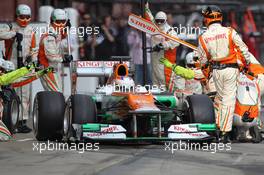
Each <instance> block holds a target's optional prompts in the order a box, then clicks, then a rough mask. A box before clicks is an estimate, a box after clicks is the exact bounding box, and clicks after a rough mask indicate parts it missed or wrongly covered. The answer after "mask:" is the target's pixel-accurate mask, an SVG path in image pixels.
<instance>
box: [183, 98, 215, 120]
mask: <svg viewBox="0 0 264 175" xmlns="http://www.w3.org/2000/svg"><path fill="white" fill-rule="evenodd" d="M186 103H187V106H188V109H187V115H188V116H187V117H188V122H190V123H203V124H210V123H215V112H214V105H213V102H212V100H211V99H210V98H209V97H208V96H207V95H203V94H199V95H191V96H188V97H187V98H186Z"/></svg>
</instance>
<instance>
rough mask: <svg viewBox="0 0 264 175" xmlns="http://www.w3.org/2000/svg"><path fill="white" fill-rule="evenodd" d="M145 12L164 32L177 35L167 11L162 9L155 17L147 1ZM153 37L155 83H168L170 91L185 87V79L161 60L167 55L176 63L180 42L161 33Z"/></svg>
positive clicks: (159, 84) (152, 56)
mask: <svg viewBox="0 0 264 175" xmlns="http://www.w3.org/2000/svg"><path fill="white" fill-rule="evenodd" d="M145 14H146V17H147V19H148V20H151V21H152V22H153V23H155V24H156V25H157V26H158V27H159V29H160V30H161V31H162V32H164V33H166V34H169V35H172V36H175V37H177V34H176V32H175V30H174V29H173V27H171V26H170V25H169V24H168V23H167V15H166V13H164V12H162V11H160V12H158V13H157V14H156V15H155V18H154V17H153V15H152V13H151V11H150V9H149V4H148V3H146V6H145ZM151 39H152V46H153V52H152V55H151V65H152V83H153V85H158V86H161V85H166V88H167V90H168V91H169V92H173V91H174V90H176V89H184V79H183V78H181V77H179V76H176V75H175V74H174V72H173V71H172V70H171V69H169V68H166V67H164V65H163V64H161V63H160V62H159V59H160V58H164V57H165V58H167V59H168V60H169V61H170V62H172V63H175V62H176V47H178V46H179V43H177V42H174V41H172V40H168V39H165V38H164V37H162V36H160V35H156V36H152V38H151Z"/></svg>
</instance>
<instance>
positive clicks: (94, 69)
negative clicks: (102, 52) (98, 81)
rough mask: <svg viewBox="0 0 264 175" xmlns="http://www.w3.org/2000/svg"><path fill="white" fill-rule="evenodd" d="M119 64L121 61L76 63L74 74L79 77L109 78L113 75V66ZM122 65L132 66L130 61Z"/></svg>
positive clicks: (74, 63)
mask: <svg viewBox="0 0 264 175" xmlns="http://www.w3.org/2000/svg"><path fill="white" fill-rule="evenodd" d="M119 63H120V62H119V61H75V62H73V69H72V71H73V72H72V73H75V74H76V75H77V77H109V76H110V75H111V74H112V73H113V66H114V65H115V64H119ZM122 63H123V64H126V65H127V66H128V67H129V66H130V62H129V61H123V62H122Z"/></svg>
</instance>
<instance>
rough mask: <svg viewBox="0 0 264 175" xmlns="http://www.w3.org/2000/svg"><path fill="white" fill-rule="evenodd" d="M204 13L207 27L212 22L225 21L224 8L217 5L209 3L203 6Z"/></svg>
mask: <svg viewBox="0 0 264 175" xmlns="http://www.w3.org/2000/svg"><path fill="white" fill-rule="evenodd" d="M202 15H203V17H204V24H205V26H206V27H208V26H209V25H210V24H212V23H221V22H222V21H223V13H222V10H221V9H220V8H219V7H218V6H216V5H209V6H206V7H205V8H203V9H202Z"/></svg>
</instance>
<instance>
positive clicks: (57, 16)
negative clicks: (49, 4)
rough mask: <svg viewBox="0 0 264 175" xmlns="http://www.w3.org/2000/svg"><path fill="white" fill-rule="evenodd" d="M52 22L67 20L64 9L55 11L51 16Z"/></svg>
mask: <svg viewBox="0 0 264 175" xmlns="http://www.w3.org/2000/svg"><path fill="white" fill-rule="evenodd" d="M50 19H51V21H57V20H65V21H66V20H67V14H66V12H65V11H64V10H62V9H54V10H53V11H52V13H51V16H50Z"/></svg>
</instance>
